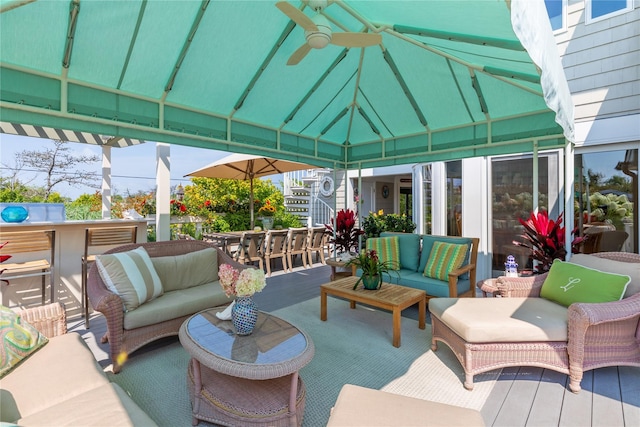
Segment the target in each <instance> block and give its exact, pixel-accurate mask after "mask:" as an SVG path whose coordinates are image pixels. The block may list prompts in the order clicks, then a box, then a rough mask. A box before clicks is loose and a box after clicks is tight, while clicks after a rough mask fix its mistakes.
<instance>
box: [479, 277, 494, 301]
mask: <svg viewBox="0 0 640 427" xmlns="http://www.w3.org/2000/svg"><path fill="white" fill-rule="evenodd" d="M476 286H477V287H478V289H480V290H481V291H482V296H483V297H484V298H487V297H488V296H489V295H488V294H491V296H493V297H497V296H499V295H497V293H498V279H497V278H495V277H493V278H490V279H484V280H480V281H479V282H478V283H476Z"/></svg>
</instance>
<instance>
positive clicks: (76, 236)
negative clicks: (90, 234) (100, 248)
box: [0, 219, 147, 317]
mask: <svg viewBox="0 0 640 427" xmlns="http://www.w3.org/2000/svg"><path fill="white" fill-rule="evenodd" d="M123 226H137V227H138V231H137V241H138V243H142V242H146V241H147V220H146V219H139V220H130V219H102V220H82V221H41V222H28V221H25V222H21V223H4V222H3V223H0V233H1V232H2V231H7V232H9V231H39V230H55V233H56V241H55V260H54V271H53V275H54V276H53V277H54V299H55V300H56V301H60V302H61V303H62V304H64V306H65V309H66V310H67V317H71V316H76V315H77V316H80V315H81V313H82V305H81V292H82V289H81V288H82V280H81V279H82V278H81V271H82V265H81V258H82V256H83V255H84V236H85V229H87V228H92V227H123ZM107 249H109V248H108V247H107V248H105V250H107ZM43 256H46V257H47V258H48V256H49V254H48V253H47V254H44V253H43V254H40V253H33V254H16V255H15V256H13V257H12V258H11V260H10V261H9V262H22V261H28V260H32V259H41V258H42V257H43ZM0 268H1V265H0ZM0 289H1V292H2V304H3V305H5V306H8V307H17V306H22V307H27V306H33V305H39V304H40V303H41V300H40V297H41V293H40V278H39V277H35V278H24V279H15V280H11V281H10V285H6V284H5V283H2V284H1V288H0ZM49 294H50V290H49V289H48V287H47V289H46V296H47V301H48V300H49Z"/></svg>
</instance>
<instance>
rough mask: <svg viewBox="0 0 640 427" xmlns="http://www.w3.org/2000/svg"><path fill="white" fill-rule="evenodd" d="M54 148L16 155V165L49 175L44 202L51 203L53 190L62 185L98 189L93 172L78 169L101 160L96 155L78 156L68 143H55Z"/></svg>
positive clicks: (21, 152)
mask: <svg viewBox="0 0 640 427" xmlns="http://www.w3.org/2000/svg"><path fill="white" fill-rule="evenodd" d="M53 144H54V146H53V148H46V149H45V150H44V151H38V150H23V151H20V152H18V153H16V165H18V166H19V167H20V168H21V167H28V168H32V169H36V170H37V171H39V172H44V173H46V175H47V180H46V184H45V185H44V194H43V200H44V201H50V200H49V199H50V198H51V196H52V193H53V188H54V187H55V186H57V185H58V184H61V183H67V184H69V185H72V186H80V185H86V186H89V187H93V188H96V189H97V188H98V185H97V184H96V181H97V177H96V176H95V175H94V174H93V173H92V172H87V171H84V170H80V169H78V166H80V165H85V164H87V163H91V162H97V161H99V160H100V157H99V156H96V155H77V154H72V153H70V152H69V151H70V147H69V146H68V145H67V142H64V141H58V140H54V141H53Z"/></svg>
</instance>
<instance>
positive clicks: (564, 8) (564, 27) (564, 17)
mask: <svg viewBox="0 0 640 427" xmlns="http://www.w3.org/2000/svg"><path fill="white" fill-rule="evenodd" d="M568 7H569V0H562V27H560V28H558V29H554V28H553V27H551V29H552V30H553V34H560V33H564V32H566V31H567V19H568V16H569V14H568V12H567V9H568ZM545 9H546V4H545ZM548 15H549V13H548V12H547V16H548ZM549 24H551V18H549Z"/></svg>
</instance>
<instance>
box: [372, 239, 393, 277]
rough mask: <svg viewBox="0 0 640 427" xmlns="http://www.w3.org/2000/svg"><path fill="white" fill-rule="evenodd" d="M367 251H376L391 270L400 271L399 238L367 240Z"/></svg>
mask: <svg viewBox="0 0 640 427" xmlns="http://www.w3.org/2000/svg"><path fill="white" fill-rule="evenodd" d="M367 250H374V251H376V253H377V254H378V259H379V260H380V261H381V262H384V263H387V265H388V266H389V269H390V270H400V244H399V241H398V237H397V236H393V237H374V238H370V239H367Z"/></svg>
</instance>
